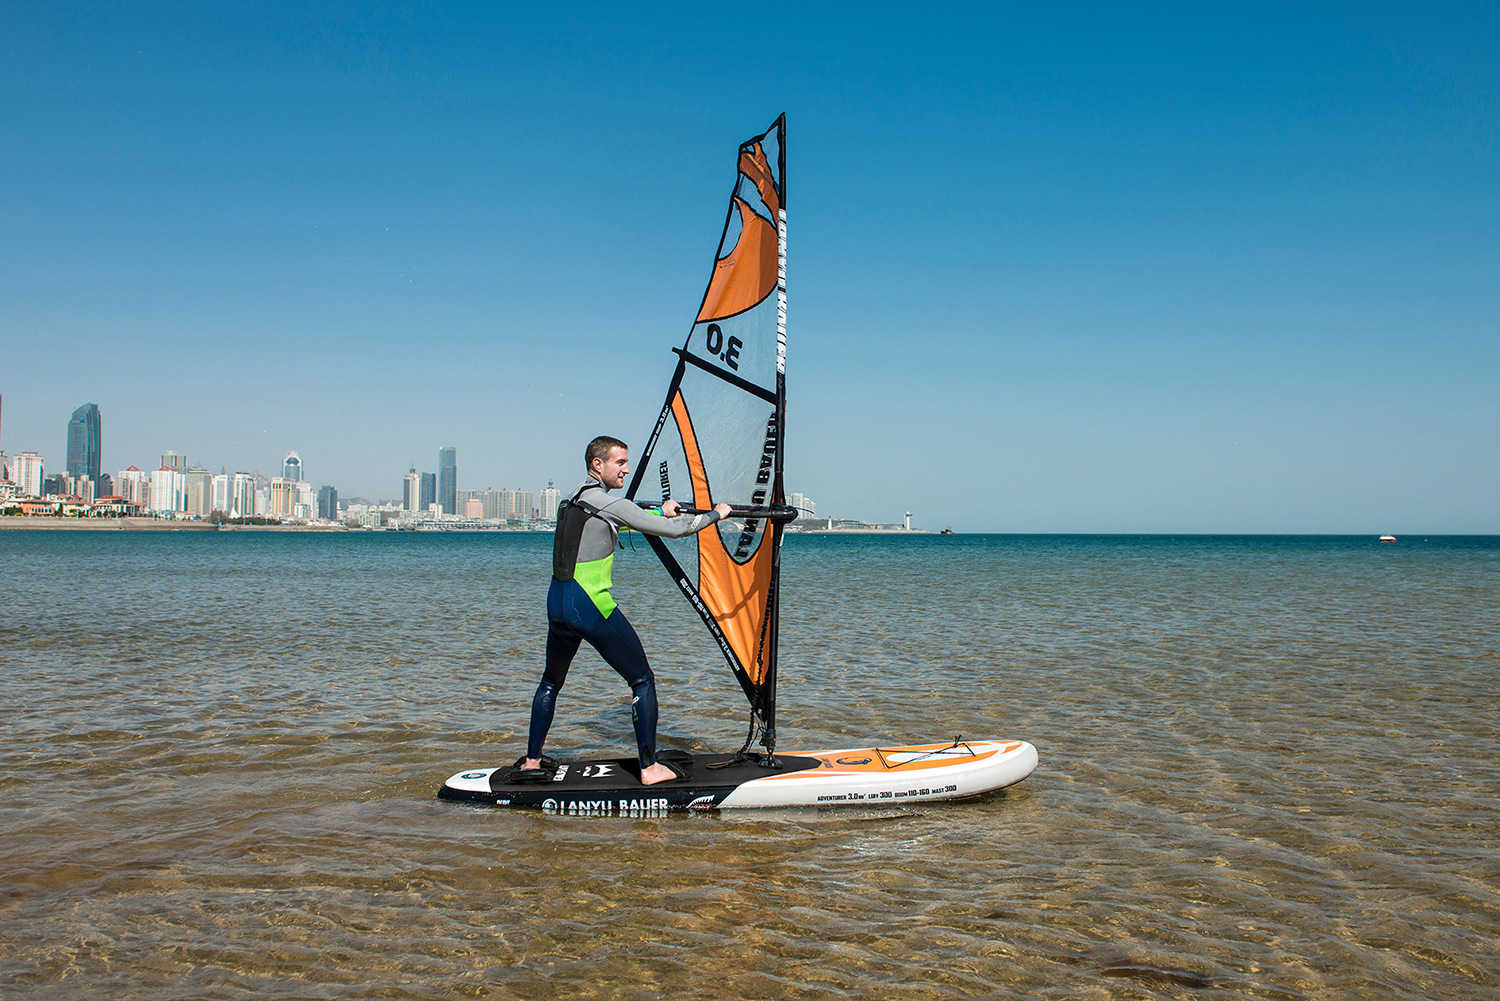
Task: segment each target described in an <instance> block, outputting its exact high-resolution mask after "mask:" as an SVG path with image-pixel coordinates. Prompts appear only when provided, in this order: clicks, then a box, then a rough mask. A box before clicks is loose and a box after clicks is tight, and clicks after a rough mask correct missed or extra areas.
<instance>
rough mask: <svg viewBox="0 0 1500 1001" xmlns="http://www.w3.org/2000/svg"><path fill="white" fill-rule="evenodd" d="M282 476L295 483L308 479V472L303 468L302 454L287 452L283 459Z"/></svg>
mask: <svg viewBox="0 0 1500 1001" xmlns="http://www.w3.org/2000/svg"><path fill="white" fill-rule="evenodd" d="M281 478H282V479H283V480H291V481H292V482H293V483H296V482H297V481H298V480H305V479H307V475H306V472H305V470H303V468H302V456H300V455H298V454H297V453H296V452H288V453H287V454H286V458H284V459H282V460H281Z"/></svg>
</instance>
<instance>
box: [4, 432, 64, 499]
mask: <svg viewBox="0 0 1500 1001" xmlns="http://www.w3.org/2000/svg"><path fill="white" fill-rule="evenodd" d="M54 426H55V425H54ZM45 463H46V460H45V459H43V458H42V457H41V456H40V455H38V454H37V453H36V452H22V453H21V454H20V455H17V456H15V457H13V458H12V459H11V460H10V478H11V481H12V482H13V483H15V485H16V491H17V493H19V494H20V495H21V496H22V497H40V496H42V478H43V472H42V467H43V465H44V464H45Z"/></svg>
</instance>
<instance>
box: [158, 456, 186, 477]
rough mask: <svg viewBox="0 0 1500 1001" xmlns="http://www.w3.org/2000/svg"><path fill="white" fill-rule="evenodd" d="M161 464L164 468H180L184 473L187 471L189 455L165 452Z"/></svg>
mask: <svg viewBox="0 0 1500 1001" xmlns="http://www.w3.org/2000/svg"><path fill="white" fill-rule="evenodd" d="M161 464H162V468H163V469H180V470H182V471H183V472H184V473H185V472H187V468H188V461H187V456H185V455H178V454H177V453H176V452H163V453H162V454H161Z"/></svg>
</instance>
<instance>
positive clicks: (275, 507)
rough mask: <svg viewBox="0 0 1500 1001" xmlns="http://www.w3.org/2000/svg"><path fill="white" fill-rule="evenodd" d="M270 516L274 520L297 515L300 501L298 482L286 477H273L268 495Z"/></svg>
mask: <svg viewBox="0 0 1500 1001" xmlns="http://www.w3.org/2000/svg"><path fill="white" fill-rule="evenodd" d="M266 499H267V501H268V504H269V508H268V509H269V511H270V515H271V517H273V518H290V517H292V516H293V515H294V514H296V513H297V510H296V509H297V501H298V500H299V499H300V498H299V496H298V490H297V481H296V480H289V479H287V478H286V477H285V476H277V477H273V478H272V480H271V489H270V492H269V494H268V495H267V498H266Z"/></svg>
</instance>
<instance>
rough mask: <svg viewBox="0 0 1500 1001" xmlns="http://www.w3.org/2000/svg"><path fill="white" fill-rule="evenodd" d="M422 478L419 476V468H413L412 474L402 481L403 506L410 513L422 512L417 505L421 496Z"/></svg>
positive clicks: (408, 474)
mask: <svg viewBox="0 0 1500 1001" xmlns="http://www.w3.org/2000/svg"><path fill="white" fill-rule="evenodd" d="M421 482H422V477H421V476H419V475H417V467H416V466H412V467H411V472H409V473H407V474H406V475H405V476H404V477H402V479H401V506H402V507H403V508H405V509H406V510H408V511H420V510H422V508H421V506H420V505H419V504H418V503H417V499H418V497H419V496H420V491H421V487H420V484H421Z"/></svg>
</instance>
